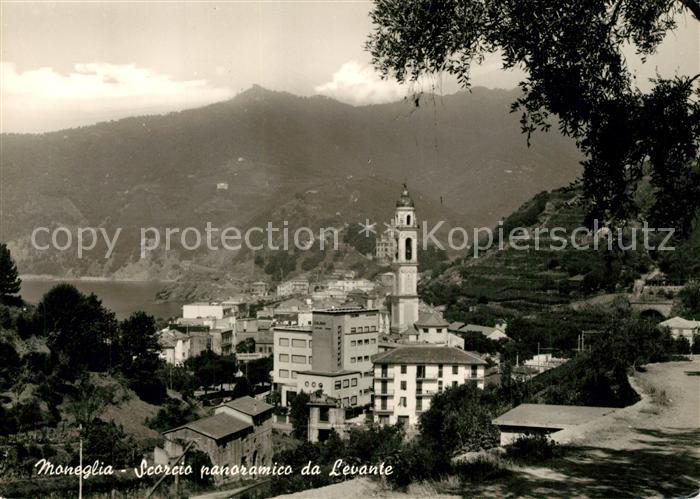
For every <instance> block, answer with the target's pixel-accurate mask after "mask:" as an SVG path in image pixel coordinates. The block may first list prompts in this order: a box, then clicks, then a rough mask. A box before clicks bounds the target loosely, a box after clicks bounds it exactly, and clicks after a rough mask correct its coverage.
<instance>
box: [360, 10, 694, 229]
mask: <svg viewBox="0 0 700 499" xmlns="http://www.w3.org/2000/svg"><path fill="white" fill-rule="evenodd" d="M686 9H688V10H690V11H691V12H692V13H693V15H694V16H695V18H696V19H700V2H698V0H596V1H588V2H580V1H573V0H572V1H561V0H416V1H412V2H405V1H403V0H375V2H374V9H373V11H372V12H371V14H370V17H371V19H372V22H373V23H374V26H375V27H374V32H373V33H372V34H371V35H370V37H369V40H368V43H367V48H368V50H369V51H370V53H371V55H372V58H373V62H374V65H375V67H377V68H378V70H379V71H380V72H381V74H382V75H383V76H385V77H386V76H394V77H396V78H397V80H398V81H400V82H406V81H416V80H418V79H419V78H420V77H422V76H424V75H429V74H433V73H437V72H446V73H449V74H452V75H455V76H456V78H457V80H458V82H459V83H460V84H461V85H462V86H464V87H465V88H469V85H470V79H469V78H470V77H469V72H470V68H471V65H472V64H473V63H475V62H476V63H478V62H480V61H482V60H483V58H484V56H485V55H486V54H489V53H495V52H499V53H500V54H501V55H502V58H503V66H504V68H506V69H511V68H514V67H519V68H522V69H524V70H525V72H526V73H527V76H526V78H525V79H524V81H522V82H521V83H520V87H521V90H522V95H521V96H520V97H519V98H518V99H517V100H516V101H515V102H514V103H513V106H512V110H513V111H516V110H518V111H521V112H522V118H521V125H522V130H523V132H524V133H525V134H527V138H528V143H529V140H530V136H531V134H532V133H533V132H535V131H538V130H542V131H546V130H548V129H549V128H550V127H551V126H552V121H553V118H554V119H556V120H557V121H558V128H559V130H560V131H561V133H562V134H564V135H566V136H570V137H572V138H573V139H574V140H575V141H576V144H577V146H578V148H579V149H580V150H581V152H582V153H583V154H584V157H585V159H584V160H583V162H582V164H583V167H584V172H583V178H582V181H583V189H584V194H585V197H586V199H587V201H588V222H589V223H590V222H592V220H593V219H595V218H597V219H604V220H612V221H621V220H624V219H626V218H628V217H630V216H635V215H641V216H644V217H646V218H648V219H649V221H650V222H652V223H653V224H656V226H658V227H676V228H677V229H678V230H679V232H680V233H681V234H687V233H688V232H689V230H690V228H691V226H692V223H693V219H694V218H695V217H696V213H697V212H698V209H699V207H700V163H699V161H698V157H699V154H698V148H699V147H700V143H698V142H697V140H696V138H697V136H698V134H699V133H700V99H699V98H698V97H700V89H698V88H697V83H696V82H695V78H694V77H692V78H691V77H685V76H678V77H675V78H674V79H663V78H658V79H656V80H653V81H652V84H653V88H652V89H651V90H650V91H648V92H643V91H642V90H640V89H639V88H638V87H637V85H636V82H635V79H634V77H633V75H632V73H631V72H630V70H629V68H628V65H627V61H626V58H625V55H624V54H623V48H624V47H626V46H629V45H631V46H632V47H634V48H635V49H636V51H637V53H638V55H640V56H641V57H642V58H643V57H645V56H647V55H649V54H652V53H654V51H655V50H656V48H657V47H658V46H659V44H660V43H661V41H662V40H663V39H664V37H665V36H666V35H667V34H668V33H669V32H670V31H672V30H673V29H674V28H675V27H676V21H675V16H676V15H677V14H678V13H680V12H681V11H684V10H686ZM419 102H420V99H419V97H417V98H416V103H419ZM647 181H648V182H649V183H650V184H651V187H652V189H653V190H654V201H653V202H652V203H651V204H650V206H649V207H648V210H647V211H646V212H644V213H639V211H640V209H639V207H638V206H637V205H635V202H634V198H635V194H636V193H637V192H638V191H639V190H640V188H642V187H643V186H644V185H646V183H647ZM679 199H682V200H683V203H678V202H674V200H679Z"/></svg>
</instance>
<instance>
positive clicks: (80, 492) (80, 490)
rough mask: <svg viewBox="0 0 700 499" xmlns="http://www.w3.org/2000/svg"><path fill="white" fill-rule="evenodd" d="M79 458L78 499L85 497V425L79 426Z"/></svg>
mask: <svg viewBox="0 0 700 499" xmlns="http://www.w3.org/2000/svg"><path fill="white" fill-rule="evenodd" d="M78 432H79V433H78V437H79V441H80V443H79V446H78V456H79V457H78V459H79V466H80V473H78V499H83V425H80V426H78Z"/></svg>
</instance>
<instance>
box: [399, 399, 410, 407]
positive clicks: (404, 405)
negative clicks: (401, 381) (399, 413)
mask: <svg viewBox="0 0 700 499" xmlns="http://www.w3.org/2000/svg"><path fill="white" fill-rule="evenodd" d="M407 405H408V404H406V397H401V398H400V399H399V407H406V406H407Z"/></svg>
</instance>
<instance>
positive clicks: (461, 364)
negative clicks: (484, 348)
mask: <svg viewBox="0 0 700 499" xmlns="http://www.w3.org/2000/svg"><path fill="white" fill-rule="evenodd" d="M373 362H374V414H375V420H376V421H377V422H379V423H382V424H394V423H397V422H402V423H404V425H406V426H414V425H416V424H417V423H418V421H419V418H420V415H421V413H423V412H424V411H426V410H428V409H429V408H430V399H431V397H432V396H433V395H435V394H436V393H440V392H442V391H443V390H445V389H447V388H449V387H453V386H458V385H462V384H464V383H469V382H473V383H476V385H477V386H478V387H479V388H484V368H485V366H486V362H485V361H484V360H483V359H482V358H480V357H478V356H476V355H474V354H472V353H469V352H465V351H464V350H460V349H459V348H455V347H448V346H435V345H402V346H399V347H398V348H394V349H391V350H389V351H386V352H384V353H381V354H379V355H377V356H375V357H374V361H373Z"/></svg>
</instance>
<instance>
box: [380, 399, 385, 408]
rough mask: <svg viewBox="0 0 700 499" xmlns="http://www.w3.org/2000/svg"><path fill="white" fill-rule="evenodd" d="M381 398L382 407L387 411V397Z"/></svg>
mask: <svg viewBox="0 0 700 499" xmlns="http://www.w3.org/2000/svg"><path fill="white" fill-rule="evenodd" d="M380 400H381V404H380V407H381V409H382V411H386V397H382V398H381V399H380Z"/></svg>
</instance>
